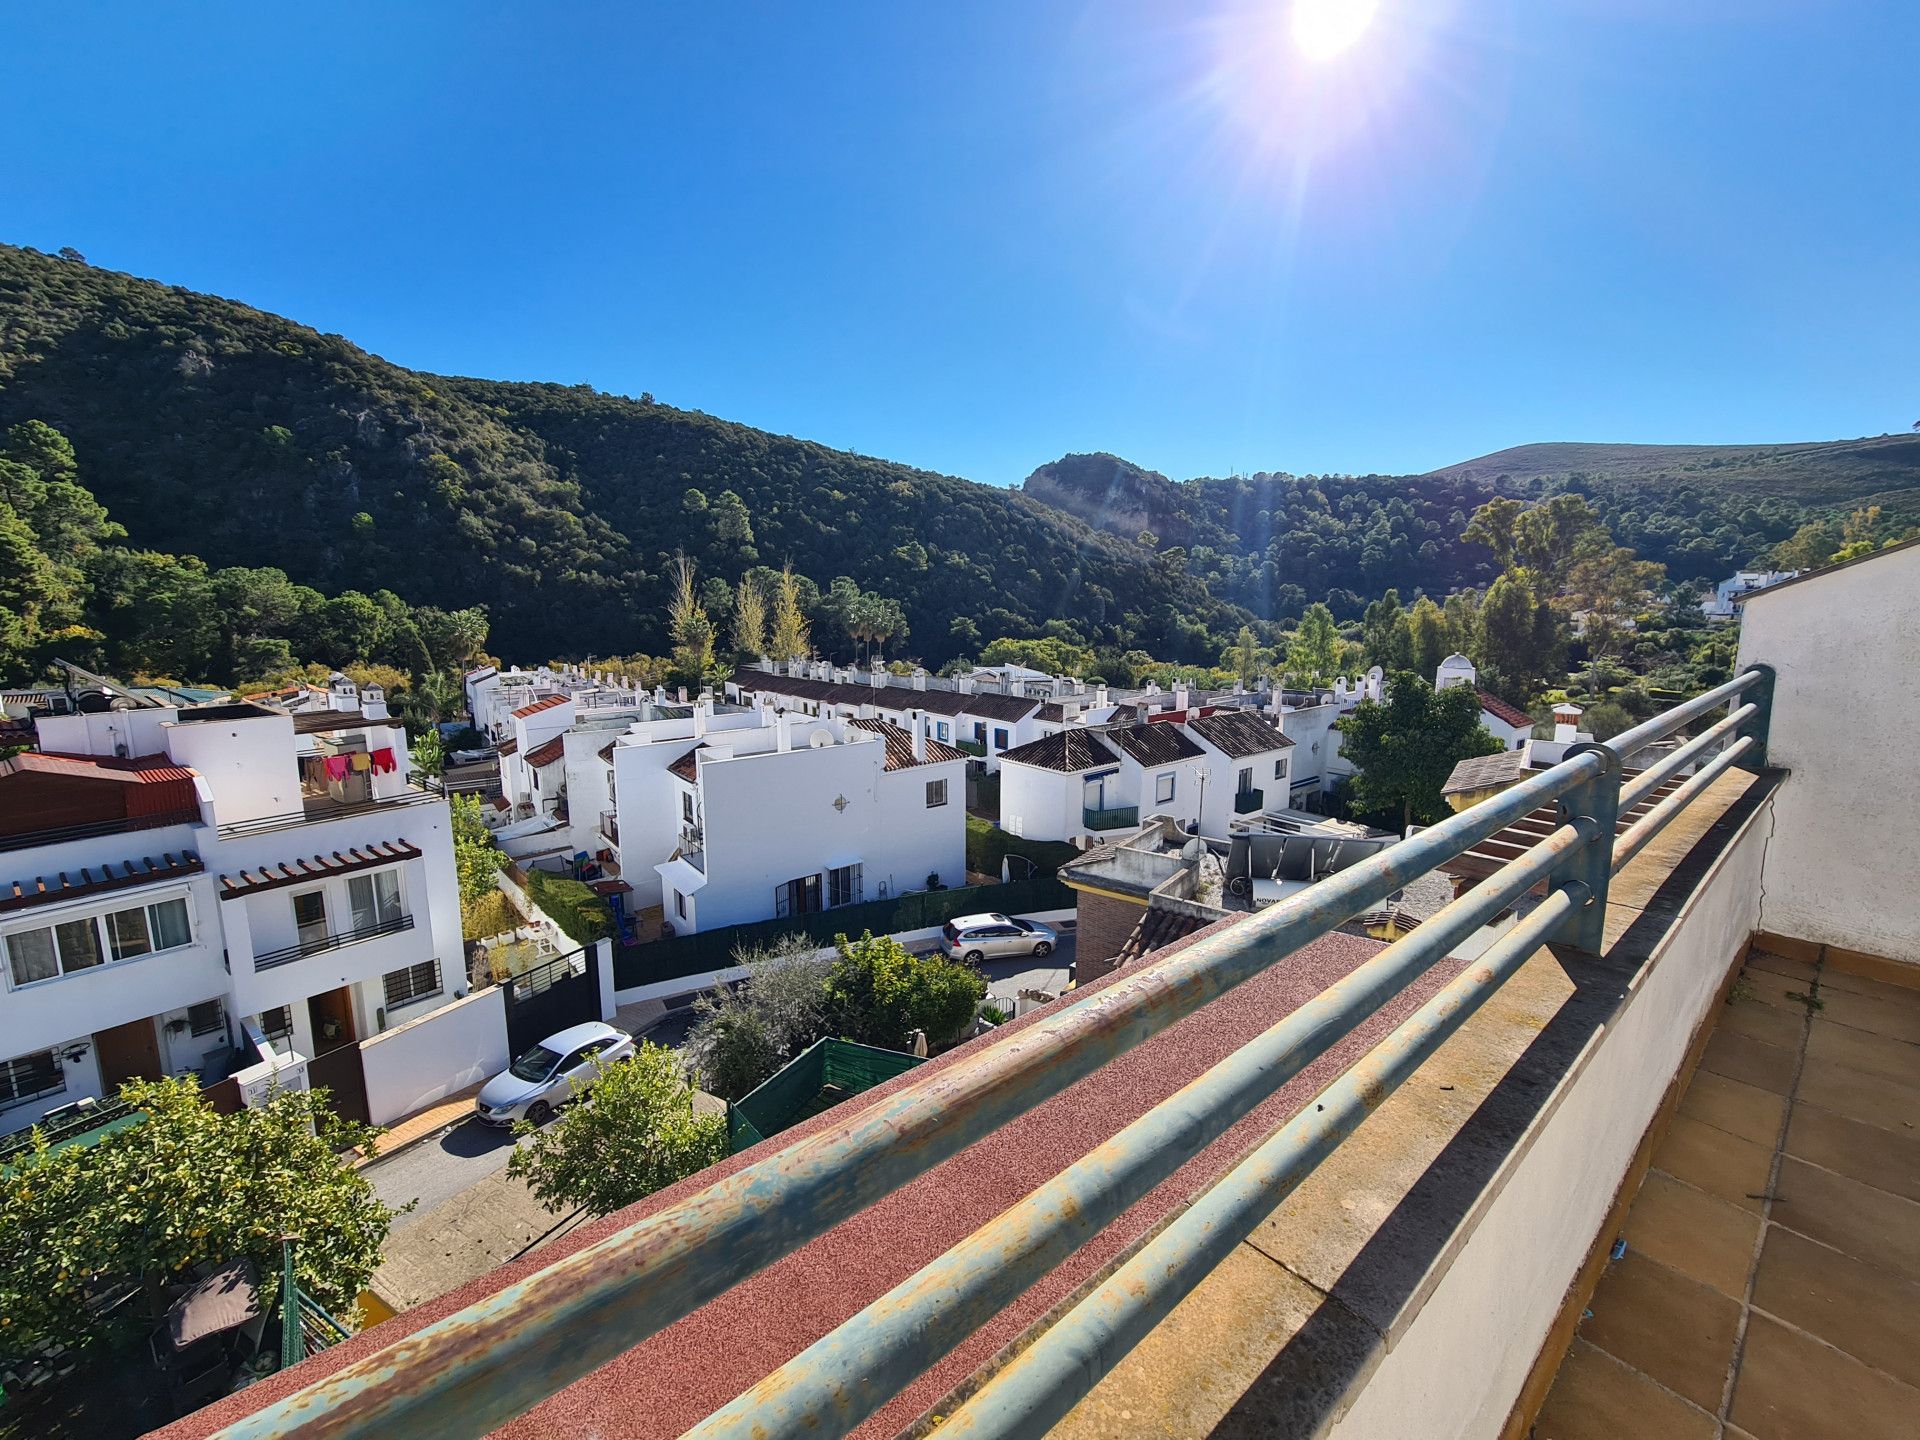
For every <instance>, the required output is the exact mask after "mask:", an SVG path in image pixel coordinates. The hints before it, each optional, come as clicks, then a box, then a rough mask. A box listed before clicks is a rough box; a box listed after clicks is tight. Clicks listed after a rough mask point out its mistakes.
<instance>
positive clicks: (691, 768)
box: [667, 745, 705, 785]
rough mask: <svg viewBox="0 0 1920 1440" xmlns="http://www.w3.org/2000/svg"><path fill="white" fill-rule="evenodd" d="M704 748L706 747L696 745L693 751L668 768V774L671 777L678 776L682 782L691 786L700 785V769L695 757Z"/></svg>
mask: <svg viewBox="0 0 1920 1440" xmlns="http://www.w3.org/2000/svg"><path fill="white" fill-rule="evenodd" d="M703 748H705V747H703V746H700V745H695V746H694V747H693V748H692V749H691V750H689V751H687V753H686V754H684V755H682V756H681V757H680V758H679V759H678V760H676V761H674V762H673V763H672V764H671V765H669V766H667V773H668V774H669V775H678V776H679V777H680V778H681V779H682V780H684V781H686V782H687V783H688V784H689V785H694V784H698V783H699V780H700V771H699V768H698V763H699V762H697V761H696V760H695V759H694V758H693V757H694V755H695V754H696V753H697V752H698V751H700V750H701V749H703Z"/></svg>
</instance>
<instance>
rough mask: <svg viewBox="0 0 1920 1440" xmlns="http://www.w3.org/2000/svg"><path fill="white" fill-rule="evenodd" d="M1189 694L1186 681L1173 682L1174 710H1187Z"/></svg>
mask: <svg viewBox="0 0 1920 1440" xmlns="http://www.w3.org/2000/svg"><path fill="white" fill-rule="evenodd" d="M1188 693H1189V692H1188V690H1187V682H1186V681H1184V680H1176V681H1174V682H1173V708H1174V709H1176V710H1184V709H1186V708H1187V695H1188Z"/></svg>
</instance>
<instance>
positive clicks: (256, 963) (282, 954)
mask: <svg viewBox="0 0 1920 1440" xmlns="http://www.w3.org/2000/svg"><path fill="white" fill-rule="evenodd" d="M411 929H413V916H411V915H396V916H394V917H393V919H391V920H379V921H376V922H374V923H373V924H371V925H358V926H355V927H354V928H353V929H351V930H342V931H340V932H339V933H338V934H335V935H316V936H314V938H313V939H311V940H301V941H299V942H298V943H296V944H293V945H283V946H281V947H280V948H279V949H278V950H264V951H262V952H261V953H260V954H258V955H256V956H254V957H253V968H254V969H255V970H256V971H258V970H272V969H273V968H275V967H276V966H279V965H291V964H292V963H293V962H294V961H296V960H304V959H306V958H307V957H308V956H309V955H324V954H326V953H327V952H328V951H329V950H339V949H343V948H344V947H346V946H348V945H358V944H359V943H360V942H361V941H362V940H373V939H377V938H378V937H380V936H382V935H398V934H399V933H400V932H401V931H403V930H411Z"/></svg>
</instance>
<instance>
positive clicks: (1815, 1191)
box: [1769, 1156, 1920, 1280]
mask: <svg viewBox="0 0 1920 1440" xmlns="http://www.w3.org/2000/svg"><path fill="white" fill-rule="evenodd" d="M1769 1218H1771V1219H1772V1220H1773V1222H1774V1224H1776V1225H1785V1226H1786V1227H1788V1228H1789V1229H1791V1230H1797V1231H1799V1232H1800V1233H1801V1234H1802V1235H1809V1236H1812V1237H1813V1238H1814V1239H1815V1240H1820V1241H1823V1242H1825V1243H1826V1244H1828V1245H1831V1246H1833V1248H1834V1249H1836V1250H1841V1251H1844V1252H1846V1253H1847V1254H1849V1255H1851V1256H1853V1257H1854V1258H1855V1259H1856V1260H1864V1261H1866V1262H1867V1263H1868V1264H1869V1265H1878V1266H1880V1267H1882V1268H1883V1269H1886V1270H1889V1271H1891V1272H1892V1273H1894V1274H1896V1275H1900V1276H1902V1277H1904V1278H1906V1279H1908V1280H1920V1204H1915V1203H1914V1202H1913V1201H1911V1200H1903V1199H1901V1198H1900V1197H1899V1196H1898V1195H1889V1194H1888V1193H1887V1192H1886V1191H1884V1190H1876V1189H1874V1188H1873V1187H1872V1186H1871V1185H1862V1184H1861V1183H1860V1182H1859V1181H1858V1180H1850V1179H1848V1178H1847V1177H1846V1176H1845V1175H1836V1174H1834V1173H1833V1172H1832V1171H1830V1170H1822V1169H1820V1168H1818V1167H1817V1166H1813V1165H1809V1164H1807V1163H1806V1162H1804V1161H1801V1160H1795V1159H1794V1158H1793V1157H1792V1156H1788V1157H1787V1158H1786V1159H1784V1160H1783V1161H1781V1162H1780V1179H1779V1181H1778V1184H1777V1188H1776V1194H1775V1199H1774V1202H1773V1210H1772V1212H1771V1214H1770V1217H1769Z"/></svg>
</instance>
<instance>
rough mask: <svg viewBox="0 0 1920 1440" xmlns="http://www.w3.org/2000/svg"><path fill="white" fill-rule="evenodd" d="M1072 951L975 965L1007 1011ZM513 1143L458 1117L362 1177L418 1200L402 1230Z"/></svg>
mask: <svg viewBox="0 0 1920 1440" xmlns="http://www.w3.org/2000/svg"><path fill="white" fill-rule="evenodd" d="M1073 955H1074V935H1073V932H1072V931H1071V930H1069V931H1067V932H1066V933H1065V934H1063V935H1062V936H1061V937H1060V945H1059V948H1058V949H1056V950H1055V951H1054V952H1053V954H1051V955H1048V956H1047V957H1045V958H1044V959H1036V958H1035V957H1033V956H1030V955H1026V956H1019V957H1013V958H1008V959H1003V960H989V961H987V962H986V963H985V964H984V965H982V966H981V967H980V968H981V969H982V970H984V971H986V972H987V979H988V982H989V991H990V993H991V994H993V995H995V996H998V997H1000V998H1001V999H1002V1000H1004V1001H1006V1002H1007V1004H1006V1006H1005V1008H1006V1010H1007V1011H1008V1013H1012V1010H1013V1003H1012V1002H1013V1000H1014V998H1015V997H1016V996H1017V995H1018V994H1019V993H1020V991H1022V990H1044V991H1046V992H1047V993H1048V994H1050V995H1058V994H1059V993H1060V992H1061V991H1062V990H1064V989H1065V988H1066V985H1067V980H1068V977H1069V967H1070V966H1071V965H1072V964H1073ZM692 1022H693V1012H692V1011H691V1010H684V1011H681V1010H676V1011H674V1012H672V1013H671V1014H669V1015H668V1016H667V1018H666V1019H665V1020H663V1021H661V1022H660V1024H658V1025H657V1026H655V1027H654V1028H653V1030H651V1031H650V1032H649V1033H648V1034H647V1037H646V1038H647V1039H649V1040H652V1041H654V1042H655V1043H656V1044H661V1045H672V1046H679V1045H681V1044H684V1043H685V1041H686V1032H687V1030H688V1029H689V1028H690V1027H691V1025H692ZM513 1146H514V1139H513V1134H512V1132H511V1131H508V1130H500V1129H495V1128H494V1127H493V1126H491V1125H482V1124H481V1123H480V1122H479V1121H478V1120H473V1119H468V1120H462V1121H461V1122H460V1123H459V1124H457V1125H452V1126H449V1127H448V1128H447V1129H445V1130H443V1131H441V1132H440V1134H438V1135H436V1136H435V1137H434V1138H433V1139H431V1140H422V1141H419V1142H418V1143H417V1144H414V1145H410V1146H408V1147H407V1148H406V1149H405V1150H401V1151H399V1152H397V1153H396V1154H394V1155H391V1156H389V1157H387V1158H386V1159H384V1160H376V1161H375V1162H374V1163H373V1164H371V1165H369V1166H368V1167H367V1170H366V1176H367V1179H368V1181H369V1182H371V1183H372V1185H373V1188H374V1193H375V1194H377V1195H379V1197H380V1198H381V1199H382V1200H383V1201H385V1202H386V1203H387V1204H389V1205H395V1206H399V1205H404V1204H406V1203H407V1202H408V1201H409V1200H417V1201H419V1202H420V1203H419V1204H417V1205H416V1206H414V1208H413V1210H412V1211H411V1212H410V1213H408V1214H406V1215H402V1216H401V1217H400V1218H399V1219H397V1220H395V1221H394V1222H393V1228H394V1229H396V1230H403V1229H405V1228H406V1227H407V1226H408V1225H411V1224H413V1223H414V1222H415V1221H416V1220H418V1219H419V1218H420V1217H421V1216H422V1215H424V1214H425V1213H426V1212H427V1211H429V1210H431V1209H433V1207H434V1206H436V1205H438V1204H440V1203H441V1202H443V1201H446V1200H451V1199H452V1198H453V1197H454V1196H456V1195H458V1194H459V1193H460V1192H461V1191H463V1190H465V1189H467V1188H468V1187H469V1186H472V1185H477V1184H479V1183H480V1181H482V1180H484V1179H486V1178H487V1176H489V1175H491V1174H493V1173H494V1172H495V1171H497V1170H499V1169H501V1168H502V1167H503V1166H505V1165H506V1163H507V1157H508V1156H509V1155H511V1154H512V1153H513Z"/></svg>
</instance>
